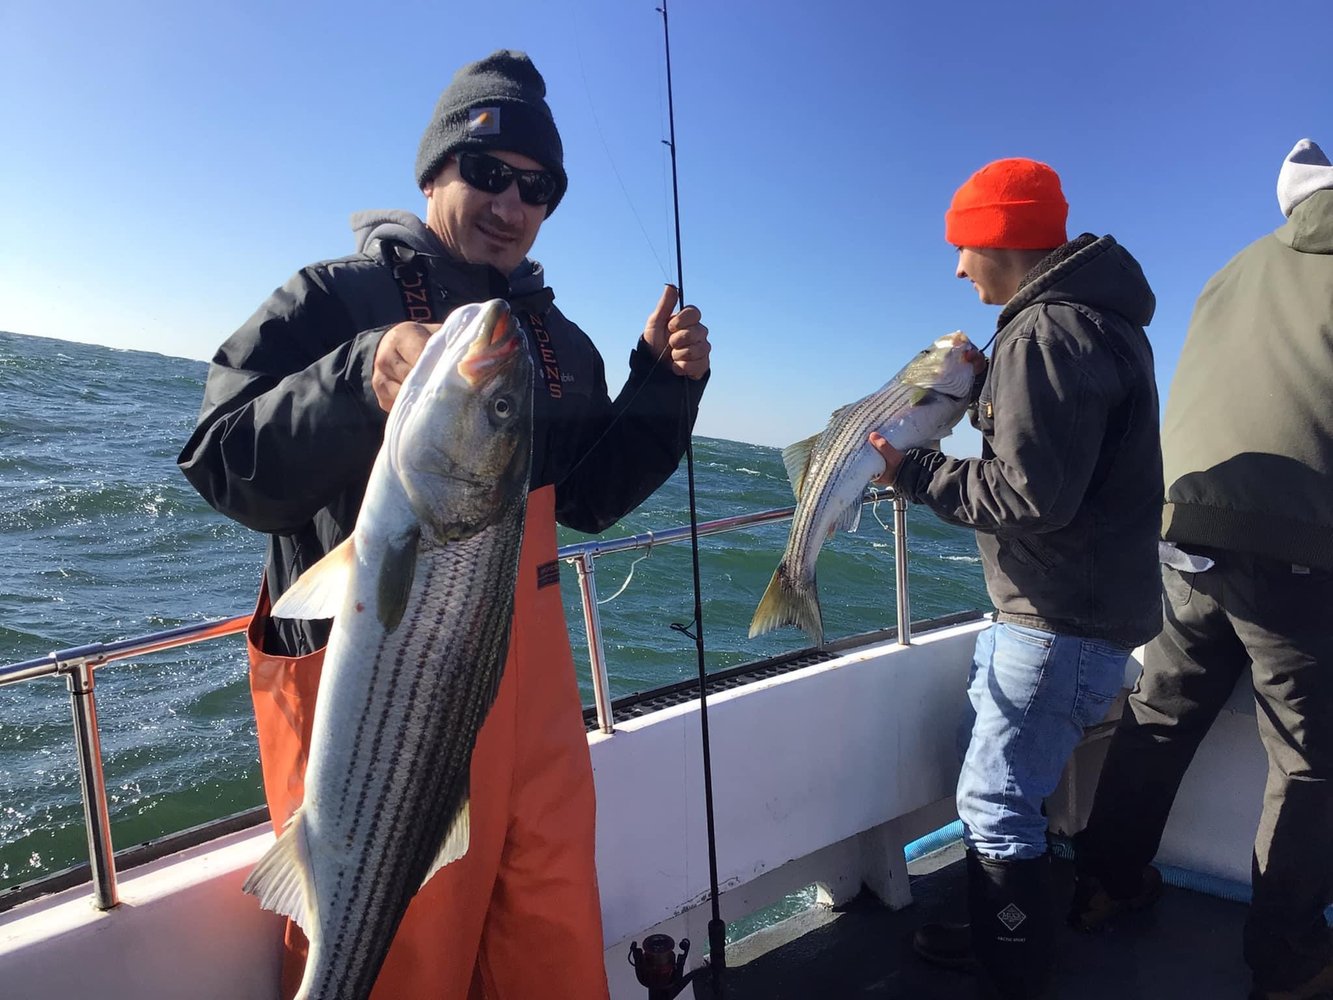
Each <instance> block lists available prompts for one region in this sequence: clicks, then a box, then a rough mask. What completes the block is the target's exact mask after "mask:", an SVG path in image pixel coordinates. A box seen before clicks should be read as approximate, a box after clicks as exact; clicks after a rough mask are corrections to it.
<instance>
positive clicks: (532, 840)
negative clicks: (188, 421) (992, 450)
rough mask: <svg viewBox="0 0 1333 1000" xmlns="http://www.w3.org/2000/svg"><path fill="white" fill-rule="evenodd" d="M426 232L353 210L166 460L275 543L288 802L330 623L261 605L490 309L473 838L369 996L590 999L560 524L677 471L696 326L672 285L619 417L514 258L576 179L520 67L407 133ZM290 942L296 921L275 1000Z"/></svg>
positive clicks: (231, 358) (569, 327) (262, 658)
mask: <svg viewBox="0 0 1333 1000" xmlns="http://www.w3.org/2000/svg"><path fill="white" fill-rule="evenodd" d="M415 176H416V181H417V184H418V186H419V187H420V188H421V190H422V193H423V194H425V196H426V213H425V219H424V221H423V220H422V219H420V218H418V217H417V216H415V215H413V214H411V213H409V212H403V211H386V212H361V213H357V214H356V215H354V216H353V217H352V225H353V229H354V230H355V232H356V237H357V252H356V253H354V254H352V255H350V256H347V257H342V258H338V259H335V260H325V261H321V262H319V263H316V264H312V265H310V266H309V267H306V268H303V269H302V270H301V271H300V272H298V273H297V274H296V275H295V276H294V277H293V278H291V279H290V280H289V281H288V282H287V283H286V284H285V285H284V286H283V287H282V288H280V289H278V290H277V291H275V292H274V293H273V294H272V295H271V296H270V297H269V298H268V300H267V301H266V302H264V304H263V305H261V306H260V308H259V310H258V311H257V312H256V313H255V315H254V316H252V317H251V318H250V320H248V321H247V322H246V323H245V324H244V325H243V326H241V328H240V329H239V330H237V331H236V333H234V334H233V335H232V336H231V337H230V338H229V339H228V340H227V341H226V342H225V343H224V344H223V345H222V347H221V348H220V349H219V350H218V353H217V354H216V356H215V357H214V359H213V363H212V365H211V367H210V369H209V375H208V382H207V385H206V386H205V390H204V403H203V407H202V409H201V412H200V416H199V422H198V425H197V426H196V428H195V430H194V433H193V434H192V435H191V437H190V439H189V441H188V442H187V443H186V445H185V448H184V449H183V451H182V452H181V455H180V458H179V459H178V461H179V464H180V466H181V469H182V471H183V472H184V473H185V475H186V477H187V478H188V479H189V480H190V482H191V483H192V484H193V485H194V486H195V487H196V488H197V489H198V490H199V492H200V493H201V494H202V495H203V496H204V498H205V499H207V500H208V502H209V503H210V504H212V505H213V506H214V507H215V508H216V509H217V510H219V511H221V512H222V513H224V514H226V515H228V516H229V517H232V518H235V519H236V520H238V521H240V522H241V523H243V524H246V525H247V526H249V527H251V528H253V529H255V530H257V531H262V532H265V533H267V534H268V536H269V544H268V559H267V563H266V566H265V572H264V577H263V581H262V584H261V588H260V594H259V602H258V607H257V609H256V613H255V616H254V619H253V621H252V623H251V626H250V629H249V632H248V636H247V638H248V651H249V657H250V666H251V670H250V681H251V691H252V694H253V697H254V703H255V713H256V717H257V721H258V734H259V747H260V760H261V764H262V767H263V773H264V787H265V793H266V796H267V798H268V804H269V811H270V813H271V815H272V819H273V822H274V825H275V827H276V828H277V829H279V830H281V828H282V827H283V825H284V824H285V823H286V821H287V819H288V817H289V816H291V814H292V813H293V812H294V811H295V810H296V808H297V807H298V806H299V805H300V802H301V797H302V792H303V787H302V785H303V776H304V769H305V760H306V755H307V753H308V751H309V741H310V731H311V719H312V715H313V711H314V704H315V694H316V691H317V687H318V678H319V666H320V664H321V663H322V660H323V654H324V646H325V643H326V641H327V639H328V634H329V623H328V622H327V621H291V620H277V619H274V618H272V617H271V616H270V615H269V608H270V606H271V602H272V601H274V600H276V599H277V598H278V597H279V596H280V595H281V594H282V593H283V592H284V591H285V590H286V589H287V588H288V587H289V586H290V585H291V584H292V583H293V582H294V581H295V579H296V578H297V577H298V576H299V575H300V573H301V572H302V571H303V570H304V569H305V568H306V567H309V566H311V565H313V564H314V563H315V562H316V561H318V560H319V559H320V558H322V557H323V556H324V555H325V554H326V553H327V552H329V551H330V550H331V549H333V548H334V547H335V546H337V545H338V544H339V543H340V542H341V541H343V540H344V539H345V538H346V537H348V535H349V534H350V533H351V531H352V528H353V527H354V525H355V523H356V518H357V513H358V511H359V508H360V504H361V499H362V495H363V493H364V491H365V488H366V483H367V479H368V477H369V474H370V469H371V465H372V462H373V461H374V458H375V455H376V454H377V452H378V450H379V447H380V444H381V441H382V438H383V434H384V426H385V416H386V414H387V412H388V410H389V409H390V407H391V406H392V405H393V403H394V400H395V398H396V397H397V394H398V391H399V389H400V388H401V386H402V382H403V378H404V377H405V376H406V374H407V372H408V371H409V370H410V369H411V367H412V365H413V364H414V363H415V362H416V360H417V358H418V356H419V355H420V353H421V349H422V347H423V345H424V344H425V342H426V340H427V338H428V337H429V335H430V333H431V332H433V331H434V330H435V329H438V324H439V323H440V322H442V321H443V319H444V318H445V317H446V316H447V315H448V314H449V313H450V312H451V311H452V310H454V309H455V308H457V307H458V306H461V305H465V304H467V303H474V302H482V301H486V300H488V299H492V298H503V299H506V300H507V301H508V302H509V304H510V306H511V309H512V311H513V314H514V316H515V317H516V318H517V319H518V321H519V323H520V325H521V326H522V327H523V330H524V333H525V334H526V339H527V343H528V346H529V349H530V350H531V352H532V356H533V361H534V369H535V371H536V375H535V378H534V386H533V455H532V478H531V483H530V492H529V495H528V507H527V511H528V512H527V522H526V524H525V529H524V538H523V551H522V555H521V563H520V569H519V582H518V585H517V588H516V592H515V599H514V601H515V603H514V618H513V626H512V633H511V638H510V644H509V655H508V658H507V660H506V663H505V668H504V676H503V680H502V682H501V685H500V689H499V694H498V695H497V697H496V700H495V703H494V705H493V706H492V708H491V711H490V714H489V716H488V717H487V720H486V723H485V724H484V726H483V727H482V729H481V732H480V734H479V736H478V739H477V744H476V749H475V750H474V753H473V758H472V772H471V806H470V809H471V842H470V846H469V848H468V850H467V853H466V854H465V855H464V856H463V857H462V858H460V859H459V860H457V861H455V862H453V863H451V864H449V865H446V866H445V867H444V868H442V869H441V870H440V871H439V872H437V873H436V874H435V875H434V876H433V877H431V878H430V879H429V880H428V881H427V883H426V884H425V885H424V886H423V887H422V889H421V891H420V892H418V894H417V895H416V897H415V898H414V900H413V901H412V904H411V905H410V906H409V907H408V910H407V913H406V916H405V917H404V919H403V922H402V924H401V925H400V927H399V929H398V933H397V936H396V937H395V939H394V943H393V946H392V947H391V948H390V950H389V953H388V957H387V959H386V960H385V963H384V965H383V967H382V969H381V971H380V975H379V979H378V980H377V982H376V985H375V988H374V992H373V994H372V996H373V997H375V998H379V1000H388V998H398V997H425V996H429V997H432V998H441V1000H463V998H480V997H482V996H484V997H487V998H498V1000H527V998H531V997H536V996H540V997H543V998H546V1000H559V998H569V1000H574V998H578V1000H589V998H591V1000H596V998H598V997H606V996H607V983H606V974H605V969H604V966H603V953H602V929H601V910H600V905H599V901H598V893H597V881H596V869H595V865H594V857H593V848H594V800H593V783H592V769H591V765H590V760H589V756H588V746H587V740H586V737H585V733H584V729H583V719H582V713H581V711H580V698H579V692H578V687H577V684H576V682H575V678H574V669H573V657H572V655H571V652H570V646H569V635H568V632H567V630H566V627H565V620H564V609H563V605H562V603H561V598H560V588H559V574H558V565H559V564H558V562H557V560H556V542H555V526H556V523H557V521H558V522H559V523H561V524H564V525H566V526H568V527H572V528H575V529H577V530H580V531H587V532H597V531H601V530H603V529H605V528H607V527H609V526H610V525H611V524H613V523H614V522H615V521H617V520H618V519H619V518H621V517H622V516H624V515H625V514H626V513H628V512H629V511H631V510H633V509H634V508H635V507H637V506H638V505H639V504H640V503H642V502H643V501H644V500H645V499H646V498H647V497H648V496H649V495H650V494H652V493H653V491H655V490H656V489H657V488H658V487H659V486H660V485H661V484H662V483H663V482H664V481H665V480H666V479H667V477H668V476H670V475H671V473H672V472H673V471H674V470H675V468H676V465H677V464H678V463H679V461H680V458H681V456H682V455H683V454H684V450H685V446H686V443H687V441H688V439H689V435H690V433H691V430H692V428H693V424H694V419H695V416H696V414H697V412H698V403H699V398H700V395H701V392H702V387H703V385H704V384H705V383H706V380H707V375H708V369H709V344H708V330H707V328H706V327H704V326H703V325H702V323H701V316H700V313H699V310H698V309H696V308H695V307H693V306H686V307H685V308H683V309H682V310H681V311H680V312H679V313H675V314H673V312H672V310H673V309H674V308H675V306H676V302H677V294H676V290H675V289H674V288H673V287H671V286H667V288H666V290H665V292H664V293H663V294H662V296H661V299H660V301H659V302H658V303H657V305H656V307H655V308H654V309H653V310H652V312H651V313H650V315H649V317H648V319H647V321H646V323H645V326H644V329H643V333H642V336H640V337H639V338H638V341H637V344H636V346H635V348H634V350H633V352H632V353H631V355H630V358H629V377H628V379H627V381H626V382H625V385H624V387H623V388H622V389H621V391H620V393H619V395H618V396H617V397H616V399H615V400H612V399H611V397H610V395H609V393H608V391H607V386H606V375H605V368H604V364H603V361H602V358H601V356H600V355H599V354H598V352H597V349H596V348H595V347H594V346H593V344H592V341H591V340H589V338H588V337H587V335H586V334H584V333H583V331H582V330H580V329H579V328H578V327H577V326H576V325H574V324H573V323H572V322H570V321H569V320H568V319H566V318H565V316H564V315H563V314H562V313H561V312H560V310H558V309H557V308H556V307H555V305H554V294H553V293H552V291H551V290H550V289H549V288H547V287H546V286H545V282H544V276H543V271H542V267H541V265H540V264H537V263H536V262H535V261H532V260H530V259H529V258H528V256H527V254H528V251H529V249H530V248H531V247H532V245H533V242H534V241H535V239H536V237H537V232H538V230H539V229H540V228H541V224H542V222H544V221H545V220H546V218H547V217H548V216H549V215H550V214H551V213H552V212H553V211H555V208H556V206H557V205H558V204H559V203H560V200H561V198H562V197H563V196H564V193H565V190H566V188H567V187H568V178H567V177H566V175H565V170H564V150H563V147H562V145H561V142H560V134H559V132H558V131H557V129H556V125H555V120H554V118H553V116H552V114H551V109H550V107H549V106H548V105H547V103H546V85H545V82H544V81H543V79H542V77H541V74H540V73H538V72H537V69H536V67H535V66H534V65H533V64H532V61H531V60H530V59H529V58H528V57H527V55H525V54H524V53H521V52H513V51H507V50H501V51H498V52H494V53H492V54H491V55H489V56H487V57H486V58H485V59H482V60H480V61H478V62H474V63H471V64H469V65H466V66H464V67H463V68H462V69H460V70H459V71H458V73H457V74H456V75H455V77H454V79H453V81H452V82H451V83H450V85H449V86H448V88H446V90H445V91H444V93H443V94H442V95H441V97H440V99H439V102H438V104H437V105H436V108H435V112H434V114H433V115H432V116H431V120H430V123H429V125H428V126H427V128H426V131H425V134H424V135H423V136H422V139H421V145H420V149H419V151H418V154H417V159H416V173H415ZM305 953H306V944H305V940H304V937H303V936H302V934H301V932H300V929H299V928H298V927H296V925H295V924H293V923H290V922H289V924H288V928H287V935H286V947H285V952H284V961H283V984H282V986H283V990H282V996H283V997H284V998H289V997H291V996H293V994H294V993H295V990H296V987H297V985H298V983H299V982H300V979H301V970H302V966H303V964H304V961H305Z"/></svg>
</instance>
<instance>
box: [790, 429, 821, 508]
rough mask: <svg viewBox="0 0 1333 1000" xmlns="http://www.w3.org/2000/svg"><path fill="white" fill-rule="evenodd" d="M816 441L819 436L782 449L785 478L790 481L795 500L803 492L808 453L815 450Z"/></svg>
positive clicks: (808, 458) (813, 436) (815, 435)
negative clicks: (785, 471)
mask: <svg viewBox="0 0 1333 1000" xmlns="http://www.w3.org/2000/svg"><path fill="white" fill-rule="evenodd" d="M818 440H819V435H818V434H814V435H812V436H810V437H808V438H806V439H805V440H804V441H797V442H796V443H795V444H789V445H787V447H785V448H783V449H782V464H783V465H784V466H786V469H787V478H788V479H790V480H791V489H792V492H793V493H795V494H796V499H797V500H800V499H801V494H802V493H803V492H805V474H806V473H807V472H808V471H809V470H810V453H811V452H813V451H814V450H815V442H817V441H818Z"/></svg>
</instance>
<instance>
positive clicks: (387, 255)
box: [381, 241, 443, 323]
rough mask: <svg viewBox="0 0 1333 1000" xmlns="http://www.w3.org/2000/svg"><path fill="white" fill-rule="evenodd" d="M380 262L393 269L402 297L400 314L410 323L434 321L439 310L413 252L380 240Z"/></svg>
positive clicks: (438, 319) (439, 316)
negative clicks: (401, 311)
mask: <svg viewBox="0 0 1333 1000" xmlns="http://www.w3.org/2000/svg"><path fill="white" fill-rule="evenodd" d="M381 245H382V246H383V248H384V250H383V252H384V262H385V263H386V264H388V265H389V268H390V270H391V271H392V272H393V280H394V282H395V283H396V284H397V285H398V293H399V294H400V295H401V296H402V297H403V315H404V316H405V317H406V318H407V319H408V320H410V321H411V322H413V323H437V322H439V321H440V320H441V319H442V318H443V311H442V310H441V309H440V308H439V306H438V305H437V303H436V302H435V297H434V296H433V295H432V294H431V286H430V282H429V281H427V280H426V268H425V265H423V264H422V262H421V260H420V258H419V257H418V256H417V252H416V251H415V250H413V249H412V248H411V247H408V246H404V245H403V244H401V243H390V242H387V241H386V242H384V243H383V244H381Z"/></svg>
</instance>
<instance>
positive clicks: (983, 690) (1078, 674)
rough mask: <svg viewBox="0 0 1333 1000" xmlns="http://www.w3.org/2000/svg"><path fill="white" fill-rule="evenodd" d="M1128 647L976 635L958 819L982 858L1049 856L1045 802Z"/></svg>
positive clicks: (1013, 632)
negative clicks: (1043, 806)
mask: <svg viewBox="0 0 1333 1000" xmlns="http://www.w3.org/2000/svg"><path fill="white" fill-rule="evenodd" d="M1128 658H1129V650H1128V649H1125V648H1124V647H1123V646H1116V645H1113V644H1112V643H1109V642H1103V641H1101V640H1098V639H1084V638H1080V637H1079V636H1073V635H1060V634H1057V633H1055V632H1046V631H1043V630H1041V629H1035V628H1027V627H1026V626H1022V625H1013V624H1010V623H1009V622H998V623H996V624H995V625H992V626H991V627H990V628H988V629H986V631H984V632H982V633H981V634H980V635H979V636H977V647H976V652H975V654H974V655H973V657H972V671H971V674H970V676H969V678H968V683H967V697H968V706H967V708H966V710H965V711H964V713H963V719H962V723H961V724H960V726H959V729H958V739H959V749H960V750H961V751H962V757H963V770H962V773H961V774H960V775H959V776H958V818H959V819H961V820H962V821H963V839H964V841H965V842H966V843H967V846H968V847H970V848H972V849H974V850H975V851H977V853H979V854H981V855H983V856H985V857H988V858H1003V859H1013V860H1020V859H1023V858H1036V857H1040V856H1041V855H1043V854H1045V853H1046V817H1045V816H1043V815H1042V811H1041V810H1042V803H1043V802H1044V801H1045V799H1046V796H1048V795H1050V794H1051V792H1053V791H1055V786H1056V784H1057V783H1058V782H1059V780H1060V774H1061V773H1062V772H1063V771H1064V767H1065V763H1066V762H1067V761H1068V760H1069V757H1070V755H1071V754H1072V753H1073V752H1074V748H1075V747H1076V746H1077V745H1078V742H1079V740H1080V739H1081V738H1082V736H1083V730H1084V729H1085V728H1086V727H1088V726H1092V725H1096V724H1097V723H1098V722H1101V721H1102V720H1103V719H1105V718H1106V714H1107V712H1108V711H1110V708H1111V702H1112V700H1113V699H1114V698H1115V696H1116V694H1117V693H1119V691H1120V689H1121V687H1122V686H1123V685H1124V676H1125V661H1126V660H1127V659H1128Z"/></svg>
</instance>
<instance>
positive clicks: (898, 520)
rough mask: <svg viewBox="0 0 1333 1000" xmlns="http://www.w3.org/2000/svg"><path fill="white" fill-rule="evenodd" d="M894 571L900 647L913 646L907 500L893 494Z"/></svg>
mask: <svg viewBox="0 0 1333 1000" xmlns="http://www.w3.org/2000/svg"><path fill="white" fill-rule="evenodd" d="M893 570H894V579H895V586H896V587H897V590H898V645H900V646H910V645H912V602H911V596H910V595H909V594H908V592H907V499H906V498H905V497H903V496H902V495H900V494H898V493H894V494H893Z"/></svg>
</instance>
